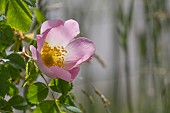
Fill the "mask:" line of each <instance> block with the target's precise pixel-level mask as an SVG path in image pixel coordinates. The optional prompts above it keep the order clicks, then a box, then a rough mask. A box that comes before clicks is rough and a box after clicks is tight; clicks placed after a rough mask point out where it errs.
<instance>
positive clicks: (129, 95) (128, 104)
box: [124, 38, 133, 113]
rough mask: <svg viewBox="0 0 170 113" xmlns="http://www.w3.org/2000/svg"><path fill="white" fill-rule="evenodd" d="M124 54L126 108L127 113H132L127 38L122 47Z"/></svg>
mask: <svg viewBox="0 0 170 113" xmlns="http://www.w3.org/2000/svg"><path fill="white" fill-rule="evenodd" d="M124 47H125V48H124V52H125V72H126V98H127V107H128V110H129V113H133V108H132V98H131V97H132V94H131V79H130V71H129V70H130V68H129V67H130V66H129V63H130V61H129V51H128V47H127V38H126V44H125V46H124Z"/></svg>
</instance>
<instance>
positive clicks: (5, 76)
mask: <svg viewBox="0 0 170 113" xmlns="http://www.w3.org/2000/svg"><path fill="white" fill-rule="evenodd" d="M9 78H10V74H9V71H8V68H6V67H5V65H2V64H1V65H0V96H2V97H4V96H5V95H6V94H7V93H8V91H9V87H10V82H9Z"/></svg>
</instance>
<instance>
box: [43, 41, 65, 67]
mask: <svg viewBox="0 0 170 113" xmlns="http://www.w3.org/2000/svg"><path fill="white" fill-rule="evenodd" d="M66 53H67V51H66V50H65V49H64V47H63V46H57V47H50V46H49V45H48V43H47V42H45V43H44V45H43V47H42V50H41V53H40V54H41V57H42V60H43V63H44V64H45V65H46V66H47V67H51V66H58V67H60V68H63V67H64V56H65V54H66Z"/></svg>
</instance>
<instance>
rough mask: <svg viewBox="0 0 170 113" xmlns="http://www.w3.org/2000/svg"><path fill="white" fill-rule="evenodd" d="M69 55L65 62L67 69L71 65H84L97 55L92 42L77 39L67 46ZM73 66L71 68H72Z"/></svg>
mask: <svg viewBox="0 0 170 113" xmlns="http://www.w3.org/2000/svg"><path fill="white" fill-rule="evenodd" d="M66 50H67V54H66V55H65V57H64V60H65V63H64V64H65V67H67V65H71V66H73V64H74V66H73V67H72V68H74V67H77V66H78V65H80V64H82V63H83V62H85V61H88V60H90V59H91V57H92V56H93V55H94V53H95V47H94V44H93V42H92V41H90V40H88V39H87V38H83V37H81V38H77V39H75V40H73V41H72V42H70V43H69V44H68V45H67V46H66ZM71 66H70V67H69V66H68V67H69V68H71Z"/></svg>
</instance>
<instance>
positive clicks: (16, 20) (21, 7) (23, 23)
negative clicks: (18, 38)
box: [6, 0, 32, 32]
mask: <svg viewBox="0 0 170 113" xmlns="http://www.w3.org/2000/svg"><path fill="white" fill-rule="evenodd" d="M6 18H7V22H8V24H9V25H10V26H11V27H12V28H14V29H16V30H20V31H22V32H27V31H29V29H30V25H31V23H32V14H31V11H30V9H29V8H28V6H27V5H26V4H25V3H24V2H22V1H21V0H10V1H9V3H8V8H7V14H6Z"/></svg>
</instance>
